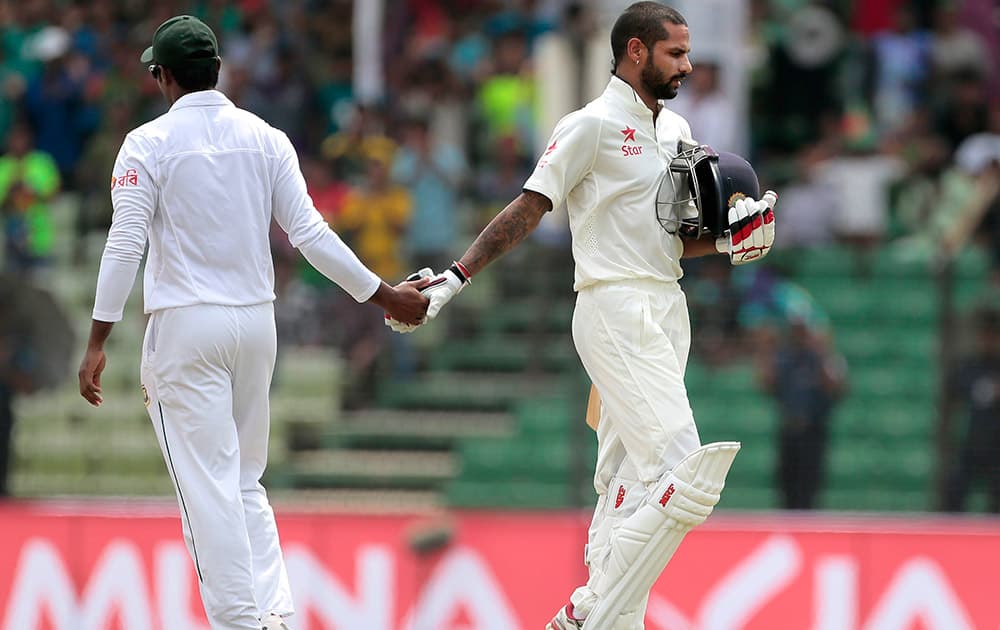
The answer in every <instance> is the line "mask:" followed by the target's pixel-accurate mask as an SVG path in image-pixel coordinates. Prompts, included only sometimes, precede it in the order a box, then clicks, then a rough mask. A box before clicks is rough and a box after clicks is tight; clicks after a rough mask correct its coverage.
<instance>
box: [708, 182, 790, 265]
mask: <svg viewBox="0 0 1000 630" xmlns="http://www.w3.org/2000/svg"><path fill="white" fill-rule="evenodd" d="M777 201H778V195H777V194H775V193H774V191H771V190H769V191H767V192H766V193H764V196H763V197H761V199H760V201H754V200H753V199H749V198H744V199H740V200H739V201H737V202H736V203H735V204H733V207H732V208H730V209H729V234H728V235H726V236H720V237H719V238H718V239H716V241H715V249H717V250H718V251H719V253H721V254H729V262H731V263H732V264H733V265H742V264H745V263H748V262H751V261H754V260H759V259H761V258H763V257H764V256H767V253H768V252H769V251H771V246H772V245H774V204H775V203H776V202H777Z"/></svg>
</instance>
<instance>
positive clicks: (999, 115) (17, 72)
mask: <svg viewBox="0 0 1000 630" xmlns="http://www.w3.org/2000/svg"><path fill="white" fill-rule="evenodd" d="M376 4H377V3H366V2H357V3H356V2H352V1H350V0H326V1H318V0H288V1H281V2H278V1H271V2H268V1H267V0H232V1H229V0H199V1H190V0H163V1H160V2H155V3H144V2H137V1H135V0H76V1H74V0H0V93H2V96H0V147H2V150H0V156H2V157H0V216H2V217H3V226H4V230H3V231H4V242H5V246H4V248H3V249H4V260H3V267H4V269H5V270H7V271H11V272H15V273H19V274H23V275H24V276H25V277H30V276H31V275H33V274H36V273H41V274H44V272H45V269H46V268H47V266H49V265H51V264H52V258H53V251H54V247H55V245H54V243H55V241H56V237H57V235H56V234H55V233H54V232H55V228H54V225H57V224H60V225H62V224H69V225H74V226H75V231H74V234H73V236H72V239H71V242H72V250H71V253H72V256H71V259H72V260H73V261H75V264H78V265H87V266H88V267H94V266H95V265H96V258H95V257H96V254H97V252H96V251H94V250H95V249H96V247H97V246H96V245H93V244H92V243H96V242H99V241H95V239H93V238H91V237H92V236H93V235H95V234H96V235H100V234H102V233H103V232H104V231H106V229H107V227H108V225H109V223H110V218H111V207H110V197H109V194H108V178H109V177H110V171H111V166H112V164H113V162H114V158H115V155H116V152H117V150H118V147H119V146H120V144H121V141H122V138H123V137H124V134H125V133H127V131H128V130H130V129H131V128H133V127H135V126H137V125H139V124H141V123H143V122H145V121H147V120H149V119H151V118H153V117H155V116H156V115H159V114H160V113H162V112H163V111H165V108H166V105H165V104H164V102H163V100H162V98H161V96H160V94H159V92H158V90H157V88H156V85H155V83H154V82H153V81H152V79H150V78H149V76H148V75H147V73H146V69H145V68H144V67H143V66H142V65H141V64H140V63H139V62H138V56H139V53H140V52H141V51H142V50H143V49H144V48H145V46H147V45H148V43H149V41H150V37H151V34H152V33H153V31H154V30H155V29H156V27H157V26H158V25H159V24H160V23H161V22H163V21H164V20H165V19H167V18H168V17H170V16H172V15H175V14H178V13H190V14H193V15H196V16H198V17H200V18H202V19H204V20H205V21H206V22H207V23H209V24H210V25H211V26H212V27H213V28H214V29H215V30H216V32H217V33H218V35H219V39H220V45H221V50H222V55H223V72H222V75H221V78H220V85H219V89H220V90H222V91H223V92H224V93H225V94H227V95H228V97H229V98H230V99H232V100H233V101H234V102H235V103H236V104H237V105H239V106H241V107H244V108H246V109H249V110H251V111H253V112H255V113H257V114H258V115H260V116H261V117H263V118H264V119H265V120H267V121H268V122H270V123H271V124H273V125H275V126H276V127H279V128H281V129H282V130H284V131H285V132H286V133H287V134H288V136H289V137H290V138H291V139H292V141H293V143H294V144H295V146H296V147H297V149H298V150H299V155H300V160H301V167H302V170H303V172H304V174H305V176H306V179H307V183H308V186H309V190H310V193H311V195H312V198H313V200H314V202H315V204H316V207H317V208H318V209H319V211H320V212H321V213H322V214H323V216H324V217H325V218H326V219H327V220H328V221H329V223H330V224H331V225H332V226H333V227H334V229H336V230H337V231H338V232H339V233H340V235H341V236H342V237H343V238H344V239H345V240H346V241H347V242H348V243H349V244H350V245H351V246H352V247H353V248H354V250H355V251H356V252H357V253H358V254H359V255H360V257H361V258H362V259H363V260H364V261H365V262H366V263H367V264H368V265H369V266H370V267H371V268H372V269H373V270H374V271H376V272H377V273H378V274H380V275H381V276H383V277H384V278H386V279H387V280H392V281H394V280H399V279H401V278H402V277H403V276H404V275H405V274H406V273H407V272H409V271H411V270H414V269H417V268H420V267H423V266H429V267H432V268H434V269H440V268H441V267H442V266H445V265H447V264H448V263H449V262H450V260H451V259H452V257H454V256H456V255H457V254H459V253H461V252H458V251H456V244H457V243H461V242H466V237H467V236H468V235H469V234H474V233H476V232H478V230H479V228H480V227H482V225H484V224H485V222H487V221H489V219H490V218H492V216H493V215H494V214H495V213H496V212H497V211H498V210H499V209H501V208H502V207H503V206H504V205H505V204H506V203H507V202H508V201H509V200H510V199H512V198H513V197H514V196H515V195H516V194H517V193H518V192H519V191H520V187H521V184H522V183H523V182H524V180H525V179H526V177H527V175H528V174H529V173H530V170H531V168H532V166H533V163H534V160H535V158H536V157H537V153H538V148H537V146H536V144H537V138H538V136H539V129H538V127H539V124H540V123H539V119H538V109H539V108H538V102H537V101H538V94H539V83H540V82H542V81H545V77H543V76H539V75H538V74H537V73H536V71H535V67H536V66H535V64H534V61H535V55H536V52H537V44H538V42H539V41H540V39H541V38H543V37H545V36H546V35H550V36H551V35H556V36H565V37H567V38H572V37H578V36H580V34H581V32H582V33H583V36H594V37H601V38H603V37H606V34H605V32H604V31H601V30H600V29H599V28H597V27H596V26H595V24H597V23H598V20H597V19H596V16H597V14H598V13H600V11H602V10H604V11H605V13H607V12H609V11H608V9H609V7H608V6H605V5H612V4H614V5H615V10H614V11H610V13H616V12H617V9H619V8H621V6H624V5H625V4H627V3H617V4H616V3H614V2H607V3H603V4H602V3H600V2H594V3H588V2H576V1H571V0H537V1H531V0H386V1H385V3H384V11H383V12H382V13H381V16H379V12H378V11H377V10H375V9H374V8H373V7H374V6H375V5H376ZM749 4H750V29H749V31H748V38H747V40H746V41H745V42H744V43H743V46H744V47H745V55H744V57H745V66H746V67H745V70H746V73H747V79H748V80H747V84H748V85H749V88H750V94H749V97H750V98H749V103H750V109H749V129H750V136H749V141H748V142H745V141H743V140H741V139H740V137H741V133H742V131H741V130H740V129H738V128H736V125H735V122H734V121H737V120H738V118H737V112H736V111H735V109H734V104H733V103H732V102H731V100H730V99H727V98H726V97H725V96H724V95H723V93H724V90H723V87H724V86H723V84H722V80H723V79H722V76H723V74H722V73H721V72H720V65H719V64H720V63H721V62H722V60H721V59H713V58H710V57H709V58H699V57H698V47H699V44H698V38H697V33H695V34H694V37H693V45H694V48H695V52H694V59H693V61H694V65H695V68H696V69H695V72H694V74H693V76H692V77H691V80H690V81H688V82H686V84H685V86H684V88H683V90H682V92H683V94H682V97H681V98H679V99H678V100H677V101H676V102H675V103H673V104H671V105H672V106H676V109H677V110H678V111H680V112H681V113H682V114H684V115H686V116H687V117H688V118H689V119H690V122H691V126H692V130H693V133H694V136H695V138H696V139H698V140H701V141H703V142H706V143H708V144H711V145H712V146H714V147H715V148H717V149H720V150H740V151H745V152H746V153H747V154H748V158H749V159H750V160H751V162H752V163H753V164H754V165H755V166H756V167H757V170H758V173H759V174H760V175H761V179H762V180H764V181H765V182H766V183H767V185H768V187H770V188H774V189H776V190H779V191H780V192H781V201H780V224H779V225H780V227H779V239H778V241H777V243H776V247H780V248H785V249H794V248H806V247H815V246H819V245H823V244H828V243H842V244H848V245H850V246H851V247H854V248H856V249H857V256H858V259H859V261H861V263H860V264H859V268H860V269H862V270H863V267H864V261H865V260H866V257H867V256H869V255H870V254H871V253H872V252H874V251H875V250H876V249H879V248H889V249H891V250H892V251H896V252H898V253H899V255H900V256H901V257H911V258H912V257H919V258H921V259H922V260H926V261H927V262H928V263H932V262H935V261H940V260H943V259H947V258H948V257H949V256H950V255H951V254H953V253H954V252H955V251H958V250H959V249H961V248H963V247H966V246H967V245H968V244H969V243H970V242H971V241H979V242H980V243H981V244H982V245H983V246H985V247H987V248H989V250H990V251H991V252H992V255H993V259H994V263H993V264H994V268H995V269H1000V206H998V192H997V191H998V188H1000V185H998V179H1000V174H998V173H1000V67H998V66H1000V14H998V9H997V7H996V4H995V2H994V1H993V0H912V1H903V0H865V1H864V2H860V1H853V2H852V1H851V0H826V1H812V0H751V1H750V3H749ZM618 5H621V6H618ZM678 6H679V7H680V8H681V9H682V10H683V6H684V5H683V3H681V4H680V5H678ZM359 11H360V12H364V13H365V14H364V15H361V14H360V13H359ZM380 17H381V26H379V18H380ZM373 20H374V21H373ZM365 24H368V25H369V27H370V25H371V24H375V25H376V27H375V28H374V30H371V31H368V32H364V31H363V30H362V29H364V28H365V27H364V25H365ZM581 25H584V26H581ZM587 25H589V26H587ZM603 26H609V25H603ZM352 34H353V35H352ZM609 57H610V53H609ZM371 64H376V68H375V71H373V70H372V65H371ZM379 69H381V70H380V71H379ZM547 132H548V130H547V129H542V130H541V135H542V137H544V136H545V134H546V133H547ZM57 198H63V199H67V198H68V199H71V200H72V203H71V204H68V205H66V206H60V207H69V208H72V211H73V212H74V213H75V215H74V216H73V217H72V220H71V221H68V222H67V221H61V222H57V221H55V220H54V217H53V212H55V210H54V208H55V206H54V204H53V202H54V200H55V199H57ZM273 243H274V252H275V263H276V274H277V282H278V284H279V287H278V292H279V295H280V296H281V299H280V302H279V310H278V316H279V327H280V331H281V332H280V335H281V338H282V339H283V340H284V341H286V342H295V343H305V344H331V345H337V346H338V347H340V348H341V350H342V353H343V355H344V356H345V357H346V358H347V359H348V362H349V366H350V370H349V373H350V374H351V376H352V378H353V379H354V380H355V382H354V383H353V384H352V386H351V387H350V388H349V391H350V392H351V398H350V399H349V400H348V404H358V405H360V404H364V403H365V402H366V401H368V400H370V399H371V396H372V391H373V387H374V385H375V380H376V374H377V373H378V371H379V370H389V371H392V372H394V373H397V374H405V373H407V372H408V371H410V370H412V369H414V366H416V365H419V362H420V360H421V359H420V356H421V355H420V352H419V350H420V349H419V348H416V349H415V348H412V347H410V346H409V345H407V344H412V343H413V342H412V341H409V340H400V339H399V338H395V339H393V338H391V337H389V336H388V335H386V334H385V330H384V327H383V326H382V325H381V317H380V316H379V314H378V313H372V312H370V311H369V310H368V309H365V308H360V307H357V306H356V305H354V304H353V303H348V300H349V298H345V296H344V295H343V293H342V292H340V291H338V290H336V289H335V288H333V287H331V286H330V285H329V283H327V282H326V281H325V280H323V279H322V278H320V277H319V276H318V275H317V274H316V273H315V272H313V271H311V269H310V268H309V267H308V266H307V265H306V264H304V262H303V261H302V260H301V257H299V256H298V254H297V253H295V252H294V250H291V249H290V248H289V246H288V244H287V240H286V239H284V236H283V235H282V234H280V233H275V235H274V239H273ZM553 244H554V245H555V246H556V247H563V248H564V247H565V240H564V239H560V238H558V235H557V237H556V238H549V239H547V240H546V242H545V245H546V246H551V245H553ZM95 273H96V267H95ZM994 275H995V276H997V278H998V280H997V281H996V282H997V283H998V284H1000V273H995V274H994ZM690 276H691V277H690V279H689V280H688V283H689V284H688V291H689V294H690V295H691V298H692V312H693V317H694V318H695V320H696V326H699V327H700V328H698V329H697V330H699V333H698V335H696V347H695V352H696V353H698V354H699V355H700V356H701V357H702V358H703V359H704V360H706V361H707V362H709V363H712V362H721V361H724V360H725V348H726V347H727V343H728V341H729V338H730V337H731V336H732V335H733V334H734V331H738V330H739V329H740V327H741V326H747V325H748V324H746V322H747V321H748V317H749V316H748V315H747V313H751V314H752V313H753V312H754V309H755V308H757V307H759V304H760V303H761V302H764V303H766V304H768V305H769V308H772V309H775V308H776V309H777V310H778V311H779V315H780V316H783V317H785V318H786V319H787V321H789V322H795V323H796V325H795V326H789V327H787V328H786V329H785V330H787V334H788V336H789V339H788V340H786V341H787V342H788V346H787V352H786V354H783V355H781V356H772V357H771V359H773V361H772V362H771V364H770V365H771V367H770V368H769V370H770V371H769V372H768V373H769V374H775V375H778V376H775V378H780V374H781V373H782V371H789V370H790V371H791V372H793V373H796V368H795V367H794V366H796V365H810V366H815V369H813V371H812V372H810V373H812V374H814V375H815V378H814V379H813V380H814V383H813V384H811V385H809V386H808V387H812V389H813V390H815V392H817V393H816V395H815V397H816V398H817V400H819V402H816V403H815V404H816V405H819V406H821V407H822V406H824V405H825V406H826V407H830V406H831V405H832V404H833V403H832V400H833V399H834V398H835V397H836V395H837V394H836V392H837V391H838V389H839V388H840V387H841V386H842V383H840V382H839V381H838V378H837V377H836V370H835V369H829V370H828V369H825V368H823V367H822V366H824V365H826V366H829V365H832V364H836V363H837V359H836V356H835V350H834V349H833V348H832V347H831V345H830V343H829V342H828V340H824V335H825V332H824V331H825V330H826V328H825V326H824V324H823V323H822V322H823V316H822V313H820V312H819V309H818V308H817V307H816V306H815V304H812V303H811V302H810V300H809V298H808V296H807V295H802V292H801V291H798V290H797V289H796V287H795V286H794V285H792V284H791V283H789V282H788V281H785V280H782V279H781V278H780V277H777V276H774V275H768V274H767V273H764V274H763V275H761V276H760V277H743V278H741V279H738V280H734V279H733V278H732V277H731V273H730V270H729V269H728V267H726V266H724V265H723V266H720V265H716V264H714V263H713V262H708V263H705V264H703V265H696V266H692V268H691V271H690ZM564 288H565V290H566V291H567V292H568V291H569V287H568V286H567V287H564ZM748 296H756V297H755V300H756V303H755V301H754V300H751V299H749V298H748ZM750 319H751V320H752V319H753V318H752V317H750ZM331 321H336V322H338V325H337V326H331V325H328V322H331ZM809 335H814V338H813V339H812V340H811V341H810V340H808V339H807V338H808V337H809ZM417 343H418V344H419V342H417ZM803 344H804V345H803ZM779 346H780V347H783V348H785V346H782V345H781V344H777V345H775V347H779ZM802 348H811V349H812V350H811V352H813V353H814V354H815V353H818V354H820V355H824V356H825V358H823V357H821V358H816V357H812V356H811V355H810V356H807V355H809V353H808V352H806V351H805V350H802ZM783 352H785V351H783ZM829 353H834V354H830V356H826V354H829ZM385 357H389V358H388V359H386V358H385ZM385 360H389V361H390V362H391V365H388V366H387V365H379V362H380V361H385ZM798 373H801V372H798ZM831 375H832V376H831ZM0 387H6V386H0ZM803 387H804V388H805V389H808V387H807V386H805V385H804V386H803ZM820 399H821V400H820ZM782 404H784V403H782ZM788 404H789V405H792V406H794V405H795V404H798V403H796V402H794V401H792V402H789V403H788ZM797 413H798V412H797ZM810 413H812V415H813V416H815V417H823V416H824V413H820V412H815V413H813V412H810ZM791 492H799V490H794V489H793V490H792V491H791Z"/></svg>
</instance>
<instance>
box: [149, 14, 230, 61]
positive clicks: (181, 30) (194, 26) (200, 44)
mask: <svg viewBox="0 0 1000 630" xmlns="http://www.w3.org/2000/svg"><path fill="white" fill-rule="evenodd" d="M218 56H219V41H218V40H217V39H216V38H215V33H213V32H212V29H211V28H209V27H208V25H207V24H205V23H204V22H202V21H201V20H199V19H198V18H196V17H194V16H191V15H177V16H174V17H172V18H170V19H169V20H167V21H166V22H164V23H163V24H160V27H159V28H158V29H156V33H154V34H153V45H152V46H150V47H149V48H147V49H146V50H145V51H144V52H143V53H142V57H140V58H139V61H141V62H142V63H146V64H150V63H155V64H159V65H161V66H165V67H167V68H181V67H184V66H187V65H190V64H195V63H203V62H206V61H208V60H211V59H215V58H216V57H218Z"/></svg>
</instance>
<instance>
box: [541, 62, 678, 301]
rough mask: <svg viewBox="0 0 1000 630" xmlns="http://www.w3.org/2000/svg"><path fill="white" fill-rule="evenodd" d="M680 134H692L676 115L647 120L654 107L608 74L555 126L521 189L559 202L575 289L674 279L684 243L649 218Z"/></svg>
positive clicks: (665, 113) (652, 216)
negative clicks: (595, 92) (597, 90)
mask: <svg viewBox="0 0 1000 630" xmlns="http://www.w3.org/2000/svg"><path fill="white" fill-rule="evenodd" d="M681 138H684V139H686V140H688V141H690V138H691V129H690V127H689V126H688V124H687V122H686V121H685V120H684V119H683V118H681V117H680V116H679V115H677V114H675V113H674V112H671V111H669V110H668V109H665V108H664V109H661V110H660V113H659V115H658V116H657V118H656V123H655V125H654V122H653V112H651V111H650V110H649V108H648V107H646V105H645V104H643V102H642V100H641V99H640V98H639V97H638V95H636V93H635V90H633V89H632V87H631V86H630V85H629V84H628V83H626V82H625V81H623V80H621V79H619V78H618V77H615V76H613V77H611V82H610V83H608V87H607V88H606V89H605V90H604V93H603V94H602V95H601V96H599V97H598V98H596V99H595V100H593V101H591V102H590V103H588V104H587V105H586V106H585V107H584V108H583V109H579V110H577V111H575V112H573V113H571V114H568V115H567V116H565V117H563V119H562V120H560V121H559V123H558V124H557V125H556V128H555V131H553V132H552V137H551V138H550V139H549V144H548V148H547V149H546V150H545V153H544V154H543V155H542V157H541V159H540V160H539V161H538V164H537V165H536V166H535V171H534V172H533V173H532V174H531V177H529V178H528V181H527V182H525V184H524V189H525V190H531V191H534V192H537V193H541V194H543V195H545V196H546V197H548V198H549V199H550V200H551V201H552V206H553V207H555V206H558V205H559V204H561V203H562V202H563V201H565V202H566V209H567V211H568V213H569V226H570V232H571V233H572V236H573V259H574V260H575V261H576V272H575V280H574V283H573V289H574V290H576V291H579V290H580V289H582V288H584V287H586V286H589V285H591V284H594V283H596V282H607V281H616V280H626V279H636V278H649V279H654V280H662V281H676V280H678V279H679V278H680V277H681V275H682V273H683V271H682V270H681V266H680V258H681V254H682V253H683V252H684V245H683V243H682V242H681V239H680V237H678V236H675V235H670V234H667V232H666V231H665V230H663V228H662V227H661V226H660V223H659V221H657V219H656V196H657V189H658V187H659V185H660V181H661V178H662V177H663V175H664V173H665V172H666V170H667V167H668V165H669V164H670V160H671V159H673V158H674V157H675V156H676V155H677V142H678V140H679V139H681Z"/></svg>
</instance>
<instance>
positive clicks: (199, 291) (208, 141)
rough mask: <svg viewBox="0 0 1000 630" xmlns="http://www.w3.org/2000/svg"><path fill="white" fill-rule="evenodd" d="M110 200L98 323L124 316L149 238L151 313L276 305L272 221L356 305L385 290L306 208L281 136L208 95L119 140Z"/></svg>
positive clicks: (190, 97) (184, 101)
mask: <svg viewBox="0 0 1000 630" xmlns="http://www.w3.org/2000/svg"><path fill="white" fill-rule="evenodd" d="M111 201H112V204H113V206H114V215H113V218H112V222H111V230H110V231H109V233H108V240H107V243H106V245H105V247H104V255H103V256H102V258H101V270H100V273H99V274H98V279H97V297H96V300H95V304H94V319H96V320H98V321H106V322H115V321H118V320H120V319H121V318H122V311H123V310H124V308H125V300H126V298H127V297H128V294H129V291H131V288H132V284H133V282H134V281H135V274H136V271H137V270H138V268H139V261H140V259H141V258H142V253H143V250H144V249H145V247H146V241H147V239H148V241H149V256H148V259H147V261H146V270H145V274H144V277H143V297H144V302H145V311H146V312H147V313H150V312H153V311H158V310H160V309H164V308H174V307H180V306H191V305H193V304H218V305H224V306H247V305H251V304H261V303H264V302H270V301H272V300H274V267H273V263H272V261H271V249H270V243H269V239H268V232H269V229H270V225H271V217H272V216H273V217H274V218H275V219H276V220H277V222H278V224H279V225H280V226H281V228H282V229H284V230H285V231H286V232H287V233H288V238H289V241H290V242H291V244H292V245H293V246H294V247H296V248H298V249H299V250H300V251H301V252H302V254H303V255H304V256H305V257H306V259H307V260H308V261H309V262H310V263H311V264H312V265H313V266H314V267H316V269H318V270H319V271H320V272H322V273H323V274H324V275H325V276H327V277H328V278H330V280H332V281H334V282H336V283H337V284H338V285H340V286H341V287H342V288H343V289H344V290H346V291H347V292H348V293H350V294H351V296H352V297H354V299H355V300H357V301H359V302H363V301H365V300H367V299H368V298H370V297H371V296H372V295H373V294H374V293H375V291H376V289H378V287H379V284H380V282H381V280H380V278H379V277H378V276H376V275H375V274H374V273H372V272H371V271H370V270H369V269H368V268H367V267H365V266H364V265H363V264H362V263H361V261H360V260H358V258H357V256H355V255H354V253H353V252H352V251H351V250H350V249H349V248H348V247H347V246H346V245H345V244H344V243H343V241H341V240H340V237H339V236H337V234H336V233H334V232H333V231H332V230H331V229H330V227H329V226H328V225H327V224H326V222H325V221H324V220H323V218H322V216H321V215H320V214H319V212H318V211H317V210H316V208H315V207H314V206H313V203H312V199H310V198H309V195H308V194H307V193H306V184H305V180H304V179H303V177H302V173H301V171H300V170H299V161H298V156H297V155H296V153H295V149H294V148H293V147H292V143H291V142H290V141H289V140H288V137H287V136H286V135H285V134H284V133H283V132H281V131H279V130H278V129H275V128H273V127H271V126H270V125H268V124H267V123H265V122H264V121H263V120H261V119H260V118H258V117H257V116H255V115H253V114H251V113H250V112H247V111H244V110H242V109H239V108H237V107H236V106H235V105H233V103H232V102H231V101H230V100H229V99H228V98H226V97H225V95H223V94H222V93H221V92H218V91H216V90H205V91H201V92H193V93H190V94H186V95H184V96H182V97H181V98H179V99H177V101H176V102H175V103H174V104H173V106H172V107H171V108H170V110H169V111H168V112H167V113H165V114H164V115H162V116H160V117H159V118H157V119H155V120H153V121H150V122H149V123H146V124H145V125H142V126H141V127H139V128H137V129H135V130H133V131H132V132H130V133H129V134H128V135H127V136H126V137H125V142H124V143H123V144H122V148H121V150H120V151H119V153H118V159H117V160H116V161H115V167H114V172H113V173H112V178H111Z"/></svg>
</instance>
